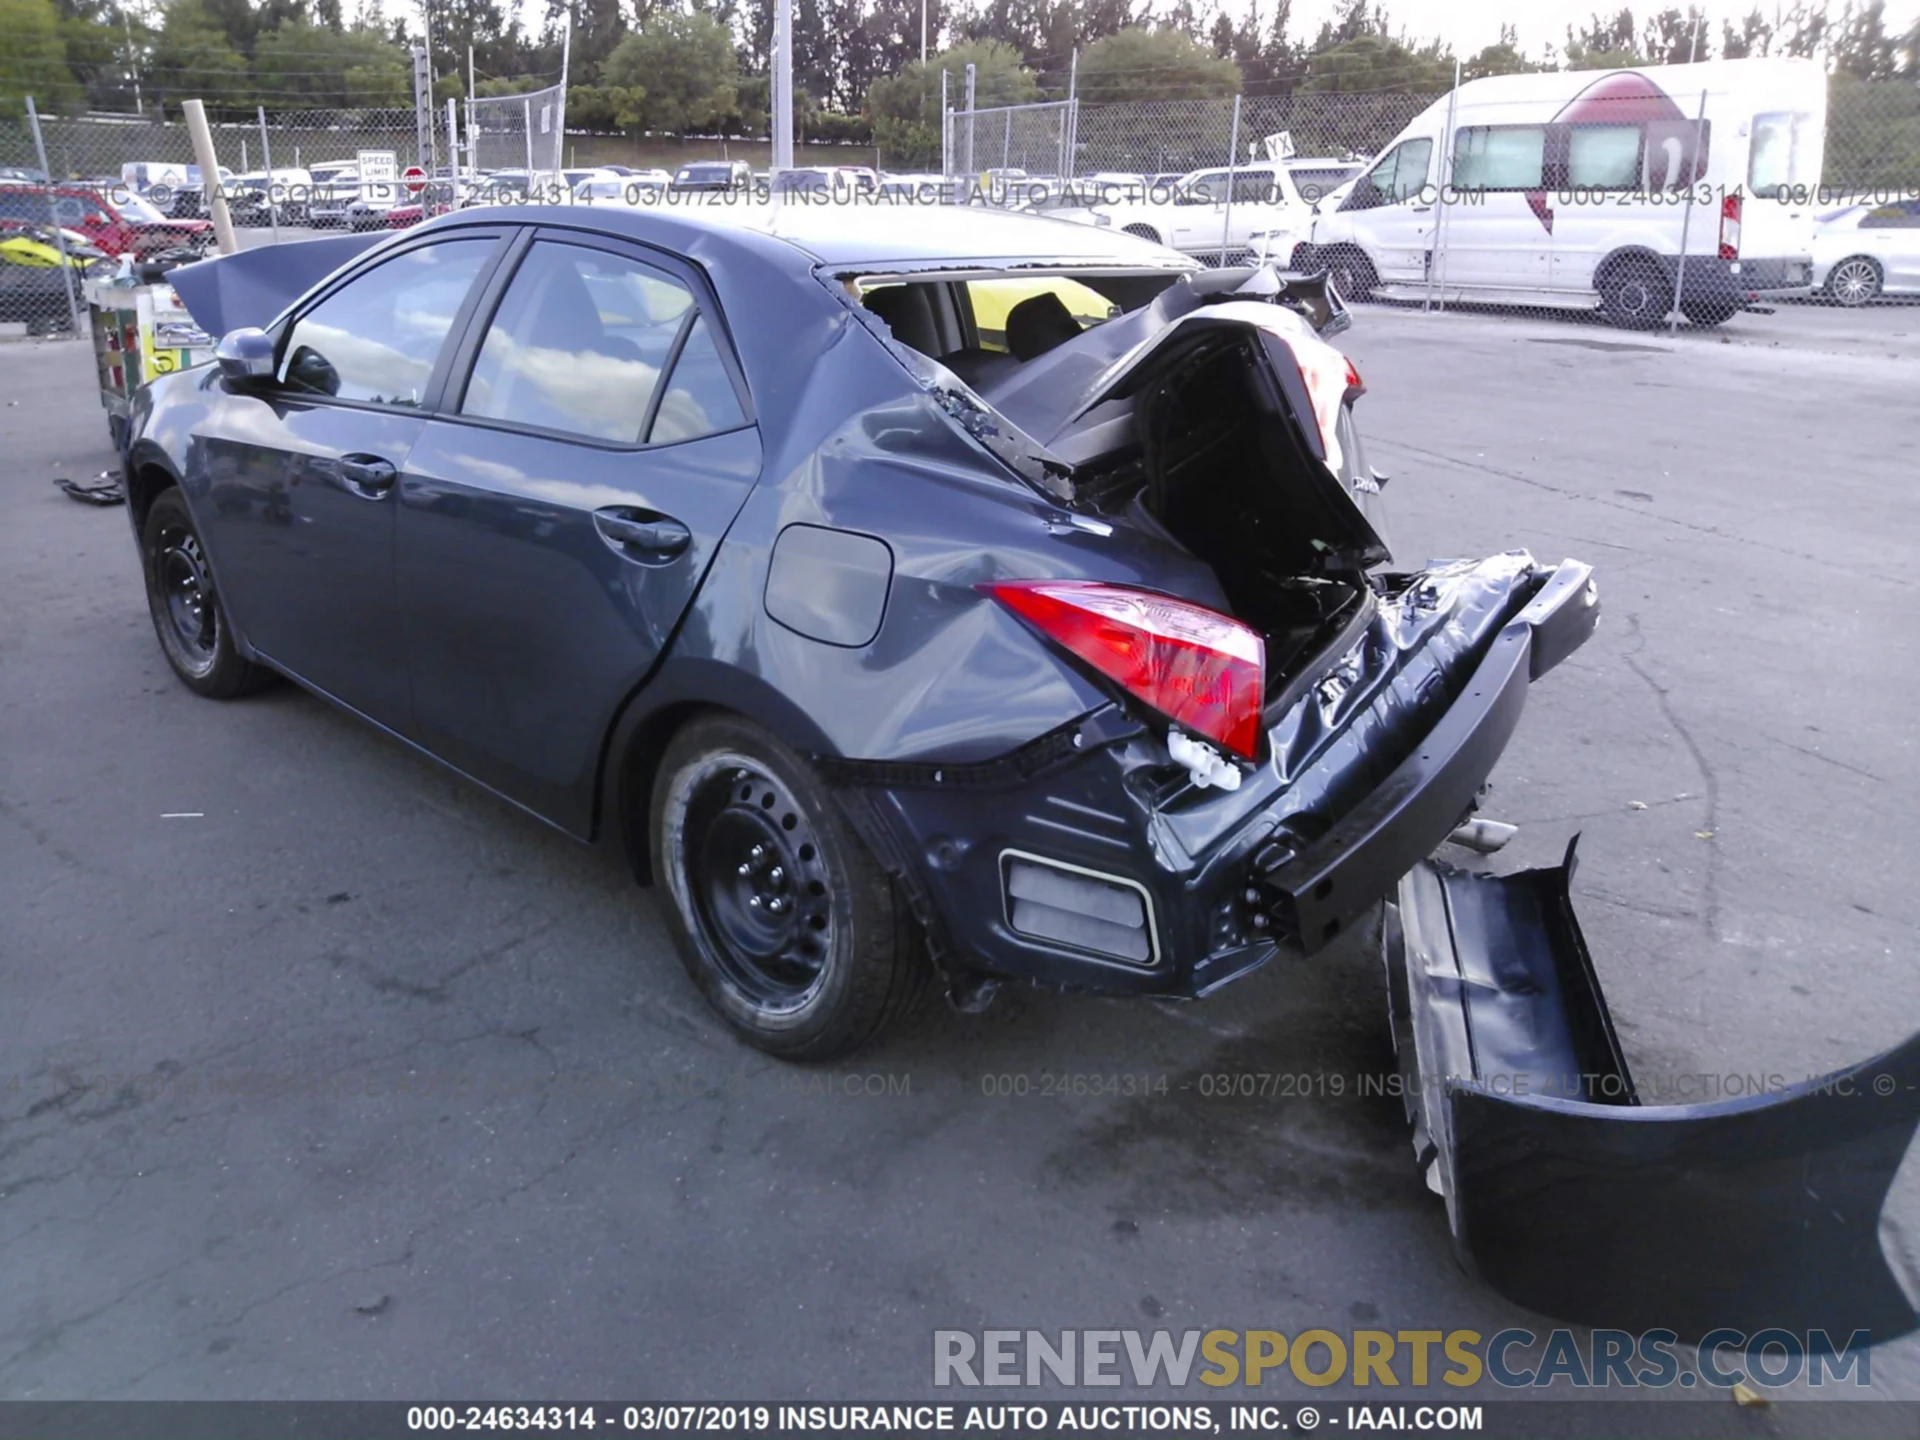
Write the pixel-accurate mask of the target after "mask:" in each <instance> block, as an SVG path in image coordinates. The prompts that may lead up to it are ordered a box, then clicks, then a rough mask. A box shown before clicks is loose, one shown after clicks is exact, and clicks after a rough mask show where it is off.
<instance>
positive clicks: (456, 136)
mask: <svg viewBox="0 0 1920 1440" xmlns="http://www.w3.org/2000/svg"><path fill="white" fill-rule="evenodd" d="M467 163H468V164H469V165H471V164H472V163H473V157H472V156H471V155H469V156H468V157H467ZM447 175H448V179H447V196H448V203H449V204H451V205H452V207H453V208H454V209H455V210H458V209H459V208H460V111H459V109H458V107H457V106H456V105H455V104H454V99H453V96H451V95H449V96H447Z"/></svg>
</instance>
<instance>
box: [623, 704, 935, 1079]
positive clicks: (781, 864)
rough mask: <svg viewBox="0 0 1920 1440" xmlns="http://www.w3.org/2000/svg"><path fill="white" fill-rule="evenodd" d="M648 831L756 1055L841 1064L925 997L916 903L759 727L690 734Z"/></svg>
mask: <svg viewBox="0 0 1920 1440" xmlns="http://www.w3.org/2000/svg"><path fill="white" fill-rule="evenodd" d="M649 818H650V821H651V824H650V826H649V833H650V849H651V857H652V862H653V870H654V874H655V877H656V878H657V879H658V880H659V881H660V882H661V883H662V888H664V889H665V890H666V892H667V898H668V900H669V902H670V903H669V905H668V907H667V911H668V919H669V923H670V925H671V928H672V929H673V931H674V940H675V943H676V945H677V947H678V949H679V951H680V955H681V959H682V960H683V961H684V962H685V964H686V967H687V972H688V974H690V975H691V976H692V977H693V980H694V983H695V984H697V985H698V986H699V987H700V990H701V992H702V993H703V994H704V995H705V996H706V997H707V999H708V1000H709V1001H710V1002H711V1003H712V1005H713V1006H714V1008H715V1009H716V1010H718V1011H719V1012H720V1014H721V1015H722V1016H723V1017H724V1018H725V1019H726V1020H727V1022H728V1023H729V1024H731V1025H732V1026H733V1027H734V1029H735V1030H737V1031H738V1032H739V1033H740V1034H741V1035H742V1036H744V1037H745V1038H746V1039H747V1040H748V1041H749V1042H750V1043H752V1044H754V1045H756V1046H758V1047H760V1048H761V1049H763V1050H767V1051H769V1052H771V1053H773V1054H776V1055H781V1056H785V1057H787V1058H789V1059H796V1060H826V1059H832V1058H834V1057H836V1056H839V1055H844V1054H846V1053H848V1052H849V1051H852V1050H854V1049H856V1048H858V1047H859V1046H861V1045H863V1044H865V1043H866V1042H867V1041H868V1040H870V1039H871V1038H872V1037H873V1036H874V1035H875V1034H876V1033H877V1032H878V1031H879V1030H880V1028H881V1027H882V1026H883V1025H885V1024H886V1023H887V1022H888V1021H890V1020H891V1019H892V1018H893V1017H894V1016H895V1015H897V1014H898V1013H900V1012H901V1011H902V1010H904V1009H905V1008H907V1007H908V1006H909V1005H910V1004H911V1003H912V1002H913V1000H915V999H916V998H917V997H918V995H919V994H920V992H921V990H922V989H923V988H924V982H925V977H926V975H927V973H928V971H929V969H930V967H929V965H928V964H927V961H926V959H925V957H924V956H923V955H922V954H921V953H920V950H921V947H920V945H919V944H918V943H917V942H918V936H917V933H916V932H915V931H914V928H913V926H912V923H911V920H910V919H909V917H908V913H907V908H906V905H905V903H904V901H903V900H902V899H901V898H900V897H899V896H897V895H896V894H895V892H894V887H893V885H892V883H891V881H890V880H889V879H888V877H887V875H886V874H885V872H884V871H882V870H881V869H880V867H879V865H878V863H877V862H876V861H875V860H874V858H873V856H872V855H871V853H869V852H868V850H867V849H866V847H865V846H864V845H863V844H862V843H861V842H860V839H859V837H858V836H857V835H855V834H854V832H853V830H852V828H851V827H850V826H849V825H848V823H847V821H846V819H845V817H844V816H843V815H842V814H841V813H840V811H839V809H838V808H837V807H836V806H835V805H834V803H833V800H832V797H831V796H829V795H828V794H827V792H826V789H825V787H824V786H823V785H822V783H821V782H820V781H819V779H818V778H817V777H816V776H815V775H814V773H813V771H812V768H811V767H810V766H809V765H808V764H807V763H806V761H805V760H803V759H801V758H800V757H799V756H797V755H795V754H794V753H793V752H792V751H790V750H788V749H787V748H786V747H785V746H784V745H782V744H780V742H779V741H778V740H776V739H774V737H772V736H771V735H768V734H767V733H766V732H765V731H763V730H761V729H760V728H759V727H758V726H755V725H752V724H750V723H749V722H747V721H745V720H741V719H738V718H735V717H732V716H722V715H708V716H703V717H700V718H699V719H696V720H694V721H693V722H691V723H690V724H689V725H687V726H686V727H685V728H684V729H682V730H681V731H680V732H679V734H677V735H676V736H675V737H674V739H673V741H672V742H671V743H670V744H669V745H668V747H667V751H666V754H665V755H664V756H663V757H662V759H661V764H660V769H659V772H658V775H657V777H656V779H655V782H654V787H653V795H652V804H651V813H650V817H649Z"/></svg>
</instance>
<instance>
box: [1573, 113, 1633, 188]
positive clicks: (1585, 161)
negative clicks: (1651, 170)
mask: <svg viewBox="0 0 1920 1440" xmlns="http://www.w3.org/2000/svg"><path fill="white" fill-rule="evenodd" d="M1640 136H1641V131H1640V127H1639V126H1638V125H1576V126H1574V127H1573V129H1572V131H1571V133H1570V134H1568V136H1567V184H1569V185H1571V186H1572V187H1573V188H1574V189H1576V190H1633V189H1637V188H1638V187H1639V185H1640Z"/></svg>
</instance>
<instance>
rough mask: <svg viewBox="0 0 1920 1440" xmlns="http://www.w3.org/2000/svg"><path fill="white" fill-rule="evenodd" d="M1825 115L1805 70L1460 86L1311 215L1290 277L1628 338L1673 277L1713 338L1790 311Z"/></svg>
mask: <svg viewBox="0 0 1920 1440" xmlns="http://www.w3.org/2000/svg"><path fill="white" fill-rule="evenodd" d="M1826 115H1827V91H1826V76H1825V74H1824V73H1823V72H1822V70H1821V68H1820V66H1819V65H1818V64H1816V63H1815V62H1813V61H1811V60H1788V59H1762V60H1719V61H1707V62H1703V63H1700V64H1696V65H1663V66H1646V67H1643V68H1641V69H1637V70H1601V71H1550V72H1546V73H1542V74H1537V75H1497V76H1490V77H1488V78H1487V79H1484V80H1473V81H1469V82H1468V83H1467V84H1465V85H1462V86H1461V87H1460V88H1459V90H1458V91H1457V92H1455V93H1454V94H1453V95H1450V96H1444V97H1442V98H1441V99H1439V100H1436V101H1435V102H1434V103H1433V104H1432V105H1430V106H1428V107H1427V109H1426V110H1424V111H1422V112H1421V114H1420V115H1419V116H1417V117H1416V118H1415V119H1414V120H1413V121H1412V122H1411V123H1410V124H1409V125H1408V126H1407V127H1406V128H1405V129H1404V130H1402V131H1401V132H1400V134H1399V135H1398V136H1396V137H1395V138H1394V140H1393V142H1392V143H1391V144H1389V145H1388V146H1387V147H1386V149H1385V150H1383V151H1382V152H1381V153H1380V155H1379V156H1378V158H1376V159H1375V160H1374V162H1373V163H1372V165H1370V166H1369V167H1368V169H1367V171H1366V173H1365V174H1364V175H1362V176H1360V177H1359V178H1358V179H1357V180H1356V181H1355V182H1354V183H1353V186H1352V188H1351V189H1350V190H1348V191H1347V192H1346V194H1345V195H1343V196H1341V197H1340V198H1338V199H1337V200H1329V201H1327V202H1323V203H1322V204H1321V205H1320V206H1319V207H1318V209H1317V211H1316V213H1315V215H1314V217H1313V221H1312V224H1311V226H1310V228H1309V230H1308V234H1307V238H1306V240H1305V241H1303V242H1300V243H1298V244H1296V245H1295V246H1294V247H1293V248H1292V251H1291V254H1290V257H1287V258H1288V259H1289V263H1291V264H1292V266H1293V267H1294V268H1296V269H1308V270H1316V271H1317V270H1326V271H1328V272H1329V273H1331V274H1333V275H1334V277H1335V281H1336V284H1338V286H1339V288H1340V289H1341V291H1342V293H1343V294H1345V295H1347V296H1348V297H1349V298H1364V297H1366V296H1368V295H1378V296H1380V297H1382V298H1386V299H1422V298H1425V297H1426V296H1428V295H1429V294H1432V295H1434V296H1436V297H1440V298H1444V299H1446V300H1448V301H1465V302H1480V303H1484V304H1495V305H1531V306H1554V307H1560V308H1565V309H1599V310H1601V311H1603V312H1604V313H1605V314H1606V316H1607V318H1608V319H1610V320H1612V321H1613V322H1614V323H1616V324H1619V325H1623V326H1628V327H1633V328H1641V327H1647V326H1653V325H1657V324H1659V323H1660V322H1661V321H1663V320H1664V319H1665V318H1666V316H1667V315H1668V313H1669V312H1670V310H1671V309H1672V302H1673V296H1674V281H1675V277H1676V272H1677V271H1679V270H1681V269H1682V268H1684V272H1685V273H1684V278H1683V283H1682V286H1681V310H1682V313H1684V314H1685V315H1686V317H1687V318H1688V319H1689V320H1691V321H1693V322H1694V323H1695V324H1700V325H1717V324H1719V323H1720V322H1721V321H1723V320H1725V319H1727V318H1728V317H1729V316H1731V315H1732V314H1734V313H1735V312H1736V311H1737V310H1739V309H1740V308H1741V307H1742V306H1744V305H1746V304H1747V303H1749V302H1750V301H1752V300H1754V299H1757V298H1759V297H1761V296H1766V295H1781V294H1794V293H1800V294H1804V293H1806V291H1807V289H1808V287H1809V284H1810V281H1811V265H1812V260H1811V256H1812V244H1813V221H1814V216H1815V215H1816V214H1817V213H1818V212H1819V211H1820V210H1821V209H1822V208H1824V207H1823V206H1822V205H1821V204H1820V197H1819V194H1818V190H1819V185H1820V161H1821V150H1822V147H1823V146H1824V144H1825V140H1826ZM1267 253H1270V254H1274V252H1273V251H1271V250H1269V251H1268V252H1267ZM1683 255H1684V257H1685V264H1684V267H1682V256H1683ZM1274 258H1276V259H1278V258H1282V257H1281V256H1280V255H1279V254H1274Z"/></svg>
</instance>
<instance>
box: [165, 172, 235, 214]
mask: <svg viewBox="0 0 1920 1440" xmlns="http://www.w3.org/2000/svg"><path fill="white" fill-rule="evenodd" d="M182 169H183V170H184V171H185V175H184V178H182V179H181V180H179V181H178V182H171V181H165V180H163V181H161V182H159V183H157V184H155V185H153V186H152V187H151V188H150V189H148V190H146V191H145V192H143V193H144V194H145V196H146V198H147V199H148V200H150V201H152V202H153V204H154V205H155V206H156V207H157V208H158V209H159V210H160V211H161V212H162V213H164V214H165V215H167V216H168V217H169V218H170V219H174V220H192V219H197V218H199V217H201V216H204V215H205V214H206V210H207V195H206V187H205V185H204V184H203V182H202V181H201V178H200V167H199V166H198V165H187V166H183V167H182ZM219 176H220V178H219V181H218V183H219V184H221V185H223V186H225V185H231V184H232V183H233V178H234V176H233V171H231V170H229V169H228V168H227V167H226V166H224V165H222V166H220V167H219Z"/></svg>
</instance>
